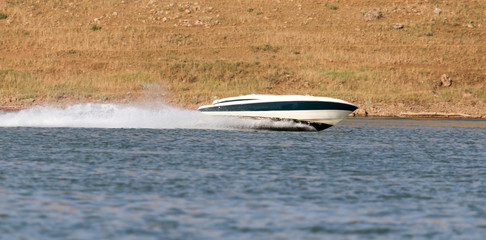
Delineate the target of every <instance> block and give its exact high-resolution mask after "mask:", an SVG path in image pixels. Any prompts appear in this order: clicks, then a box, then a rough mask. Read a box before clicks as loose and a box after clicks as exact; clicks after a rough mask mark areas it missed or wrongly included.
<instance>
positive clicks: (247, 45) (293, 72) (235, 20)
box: [0, 0, 486, 115]
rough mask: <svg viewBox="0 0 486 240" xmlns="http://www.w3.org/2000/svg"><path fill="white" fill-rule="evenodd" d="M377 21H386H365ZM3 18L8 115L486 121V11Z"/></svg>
mask: <svg viewBox="0 0 486 240" xmlns="http://www.w3.org/2000/svg"><path fill="white" fill-rule="evenodd" d="M373 8H376V9H379V11H380V13H381V15H382V17H381V18H379V19H374V20H370V21H366V20H365V17H364V15H365V13H366V12H368V11H370V10H371V9H373ZM436 8H439V9H440V13H438V12H437V11H435V9H436ZM0 13H5V15H7V17H6V18H5V19H0V26H1V28H0V36H1V37H0V105H1V104H3V105H12V104H13V105H21V104H24V105H29V104H33V103H34V104H35V103H39V102H51V103H55V102H58V101H61V99H67V100H68V101H76V102H82V101H122V100H125V101H132V100H135V99H140V98H146V97H147V96H149V97H153V98H165V99H166V100H167V101H169V102H171V103H173V104H176V105H179V106H182V107H188V108H194V107H196V106H197V105H200V104H205V103H209V102H211V101H212V100H213V99H214V98H217V97H227V96H234V95H241V94H249V93H274V94H311V95H318V96H330V97H337V98H342V99H345V100H348V101H351V102H355V103H357V104H359V105H360V106H361V107H363V108H367V109H369V111H376V112H379V111H387V112H394V111H422V110H423V111H445V112H447V111H449V112H450V111H456V112H463V113H469V114H475V115H485V114H486V110H485V109H486V84H485V82H486V81H485V80H486V70H485V69H486V18H484V16H486V3H484V2H482V1H472V0H471V1H434V0H429V1H423V0H416V1H384V0H383V1H371V0H369V1H338V0H330V1H327V2H323V1H299V0H270V1H263V0H261V1H260V0H259V1H255V0H239V1H215V0H213V1H198V3H195V2H183V3H177V2H175V1H174V2H172V1H158V0H153V1H129V0H125V1H121V0H120V1H115V0H111V1H101V3H99V1H93V0H85V1H73V2H69V1H42V2H41V3H35V2H33V1H15V0H6V1H2V2H0ZM397 23H401V24H403V25H404V27H403V28H402V29H395V28H394V25H395V24H397ZM94 26H95V27H94ZM98 28H100V29H98ZM444 73H446V74H448V75H449V76H450V77H451V78H452V79H453V85H452V86H451V87H449V88H445V87H438V86H437V84H438V82H439V79H440V76H441V75H442V74H444ZM157 86H159V87H157ZM162 89H163V90H162ZM2 101H3V103H2ZM32 102H33V103H32ZM380 109H381V110H380Z"/></svg>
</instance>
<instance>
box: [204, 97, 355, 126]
mask: <svg viewBox="0 0 486 240" xmlns="http://www.w3.org/2000/svg"><path fill="white" fill-rule="evenodd" d="M357 108H358V107H357V106H355V105H354V104H351V103H349V102H346V101H344V100H340V99H336V98H329V97H313V96H303V95H261V94H251V95H245V96H239V97H230V98H223V99H219V100H216V101H214V102H213V104H212V105H205V106H201V107H199V108H198V111H200V112H201V113H204V114H208V115H216V116H238V117H254V118H270V119H275V120H291V121H295V122H299V123H305V124H308V125H310V126H312V127H314V128H315V129H316V130H317V131H321V130H324V129H326V128H329V127H331V126H333V125H336V124H337V123H338V122H340V121H341V120H343V119H344V118H345V117H346V116H348V115H349V114H350V113H352V112H353V111H354V110H356V109H357Z"/></svg>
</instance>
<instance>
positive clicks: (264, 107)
mask: <svg viewBox="0 0 486 240" xmlns="http://www.w3.org/2000/svg"><path fill="white" fill-rule="evenodd" d="M356 108H357V107H356V106H353V105H349V104H344V103H336V102H321V101H288V102H263V103H249V104H238V105H227V106H214V107H209V108H203V109H199V111H201V112H241V111H296V110H348V111H354V110H356Z"/></svg>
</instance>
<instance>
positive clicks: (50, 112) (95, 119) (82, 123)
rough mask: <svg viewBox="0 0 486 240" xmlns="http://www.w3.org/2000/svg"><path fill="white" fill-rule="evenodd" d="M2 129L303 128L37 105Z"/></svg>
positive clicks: (164, 112) (190, 114)
mask: <svg viewBox="0 0 486 240" xmlns="http://www.w3.org/2000/svg"><path fill="white" fill-rule="evenodd" d="M0 127H71V128H153V129H274V130H279V129H282V130H284V129H289V128H293V127H295V128H300V129H302V128H304V129H306V127H307V128H308V129H309V130H312V128H311V127H308V126H306V125H303V124H298V123H294V122H291V121H283V122H282V121H280V122H277V121H272V120H268V119H244V118H235V117H214V116H207V115H203V114H201V113H199V112H197V111H194V110H185V109H180V108H175V107H172V106H168V105H166V104H162V103H160V104H155V105H150V106H141V105H125V104H98V103H87V104H77V105H72V106H68V107H65V108H59V107H52V106H36V107H33V108H29V109H25V110H21V111H18V112H4V113H1V112H0Z"/></svg>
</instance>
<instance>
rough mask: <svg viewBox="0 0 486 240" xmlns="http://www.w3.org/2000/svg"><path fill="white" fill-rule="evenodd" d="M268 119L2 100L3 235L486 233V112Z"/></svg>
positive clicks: (409, 235)
mask: <svg viewBox="0 0 486 240" xmlns="http://www.w3.org/2000/svg"><path fill="white" fill-rule="evenodd" d="M268 124H274V123H269V122H266V121H256V120H241V119H233V118H210V117H206V116H202V115H200V114H199V113H197V112H195V111H188V110H180V109H176V108H171V107H167V106H164V105H162V104H161V105H158V106H151V107H141V106H126V105H114V104H84V105H75V106H71V107H68V108H64V109H60V108H52V107H36V108H33V109H28V110H24V111H21V112H13V113H0V239H411V238H414V239H484V238H485V237H486V140H485V139H486V121H480V120H415V119H368V118H356V119H346V120H344V121H343V122H341V123H340V124H339V125H337V126H334V127H332V128H330V129H327V130H325V131H323V132H278V131H260V130H252V129H255V128H259V127H261V126H263V125H268ZM280 124H282V123H280ZM283 124H291V123H283Z"/></svg>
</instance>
